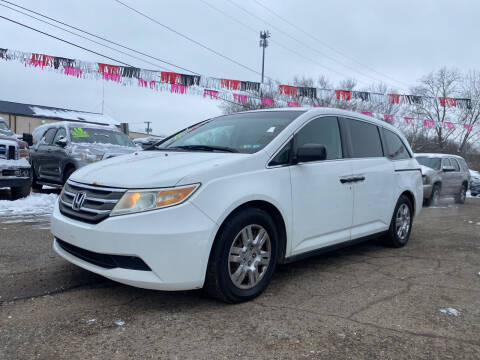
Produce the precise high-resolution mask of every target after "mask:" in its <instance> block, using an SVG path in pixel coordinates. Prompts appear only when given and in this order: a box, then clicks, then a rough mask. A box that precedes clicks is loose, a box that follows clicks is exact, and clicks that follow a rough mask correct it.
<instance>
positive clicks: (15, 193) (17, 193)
mask: <svg viewBox="0 0 480 360" xmlns="http://www.w3.org/2000/svg"><path fill="white" fill-rule="evenodd" d="M31 188H32V182H31V181H29V182H28V183H26V184H25V185H24V186H15V187H12V188H10V194H11V199H12V200H18V199H22V198H24V197H27V196H28V195H30V190H31Z"/></svg>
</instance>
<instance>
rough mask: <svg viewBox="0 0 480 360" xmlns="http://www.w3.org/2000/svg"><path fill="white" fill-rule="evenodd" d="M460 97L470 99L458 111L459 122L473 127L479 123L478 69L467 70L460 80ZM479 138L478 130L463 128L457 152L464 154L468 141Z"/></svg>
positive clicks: (479, 75)
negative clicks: (467, 105)
mask: <svg viewBox="0 0 480 360" xmlns="http://www.w3.org/2000/svg"><path fill="white" fill-rule="evenodd" d="M461 96H462V98H467V99H471V106H470V107H465V108H464V109H462V110H461V112H460V116H459V119H460V122H461V123H462V124H465V125H470V126H472V127H474V126H475V125H477V124H480V100H479V99H480V73H479V72H478V71H470V72H468V73H467V74H466V75H465V76H464V78H463V81H462V90H461ZM479 138H480V132H478V131H469V130H468V129H463V130H462V134H461V136H460V140H459V146H458V152H460V153H461V154H465V153H466V150H468V143H469V142H472V141H474V140H477V139H479Z"/></svg>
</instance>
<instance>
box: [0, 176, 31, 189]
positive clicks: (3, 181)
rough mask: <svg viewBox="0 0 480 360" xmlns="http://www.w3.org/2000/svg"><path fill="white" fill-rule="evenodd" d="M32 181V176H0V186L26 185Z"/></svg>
mask: <svg viewBox="0 0 480 360" xmlns="http://www.w3.org/2000/svg"><path fill="white" fill-rule="evenodd" d="M29 182H30V177H19V176H0V187H24V186H26V185H27V184H28V183H29Z"/></svg>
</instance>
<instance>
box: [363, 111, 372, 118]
mask: <svg viewBox="0 0 480 360" xmlns="http://www.w3.org/2000/svg"><path fill="white" fill-rule="evenodd" d="M362 114H363V115H367V116H371V117H373V113H371V112H370V111H362Z"/></svg>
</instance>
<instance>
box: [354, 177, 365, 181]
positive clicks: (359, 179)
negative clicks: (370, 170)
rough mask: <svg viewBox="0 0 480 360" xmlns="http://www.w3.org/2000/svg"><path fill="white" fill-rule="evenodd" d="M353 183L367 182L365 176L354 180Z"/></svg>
mask: <svg viewBox="0 0 480 360" xmlns="http://www.w3.org/2000/svg"><path fill="white" fill-rule="evenodd" d="M352 181H353V182H362V181H365V176H358V177H355V178H353V180H352Z"/></svg>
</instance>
